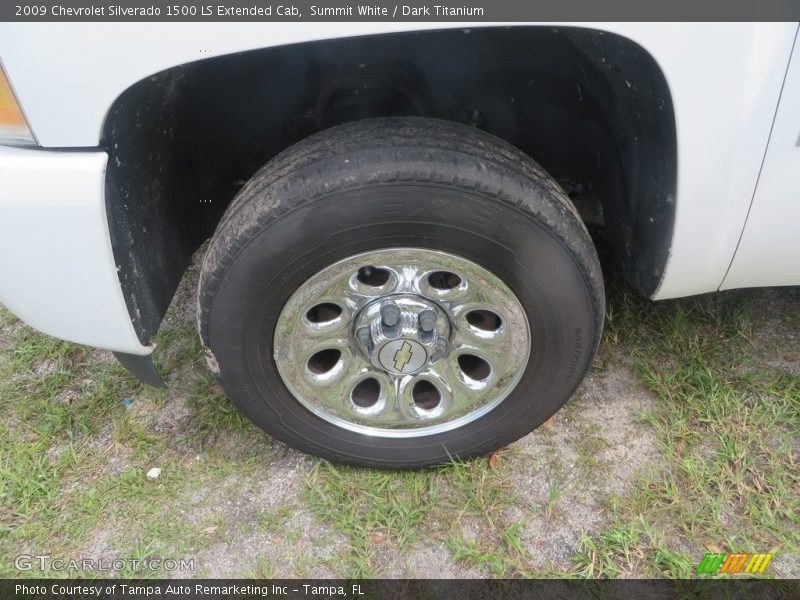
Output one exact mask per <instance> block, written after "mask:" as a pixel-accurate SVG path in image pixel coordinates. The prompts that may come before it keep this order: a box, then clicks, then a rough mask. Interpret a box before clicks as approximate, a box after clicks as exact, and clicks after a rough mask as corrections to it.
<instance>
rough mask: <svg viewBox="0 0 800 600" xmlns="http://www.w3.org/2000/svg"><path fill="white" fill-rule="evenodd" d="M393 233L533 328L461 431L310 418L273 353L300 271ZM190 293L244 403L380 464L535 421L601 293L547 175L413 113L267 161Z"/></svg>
mask: <svg viewBox="0 0 800 600" xmlns="http://www.w3.org/2000/svg"><path fill="white" fill-rule="evenodd" d="M398 246H406V247H424V248H431V249H437V250H442V251H447V252H450V253H453V254H457V255H460V256H463V257H465V258H467V259H469V260H472V261H474V262H475V263H477V264H479V265H481V266H483V267H485V268H486V269H488V270H489V271H491V272H493V273H494V274H496V275H497V276H498V277H500V278H501V279H502V280H503V281H504V282H505V283H506V284H507V285H508V286H509V287H510V288H511V289H512V290H513V291H514V293H515V294H516V295H517V297H518V299H519V301H520V302H521V304H522V305H523V307H524V309H525V311H526V314H527V317H528V321H529V325H530V330H531V339H532V340H533V343H532V347H531V352H530V358H529V362H528V365H527V367H526V368H525V370H524V373H523V375H522V379H521V380H520V382H519V384H518V385H517V386H516V387H515V388H514V391H513V392H512V393H511V394H510V395H509V396H508V397H507V398H505V400H503V401H502V402H501V403H500V404H499V405H498V406H496V407H495V408H494V409H492V410H491V411H489V412H488V413H486V414H485V415H484V416H482V417H480V418H479V419H477V420H475V421H473V422H471V423H469V424H467V425H465V426H463V427H460V428H458V429H454V430H451V431H447V432H444V433H437V434H434V435H429V436H424V437H416V438H404V439H395V438H383V437H373V436H365V435H362V434H360V433H355V432H351V431H348V430H345V429H342V428H339V427H337V426H335V425H333V424H331V423H329V422H327V421H326V420H324V419H321V418H319V417H317V416H316V415H314V414H313V413H311V412H310V411H309V410H307V409H306V408H305V407H303V406H302V405H301V404H300V402H298V401H297V400H296V399H295V398H294V397H293V396H292V394H291V393H290V392H289V391H288V389H287V388H286V387H285V385H284V384H283V382H282V379H281V377H280V375H279V373H278V372H277V369H276V364H275V361H274V360H273V358H272V357H273V348H272V344H273V335H274V331H275V325H276V321H277V318H278V315H279V313H280V311H281V309H282V307H283V306H284V304H285V303H286V301H287V299H288V298H289V297H290V296H291V295H292V293H293V292H294V291H295V290H296V289H297V287H298V286H299V285H300V284H301V283H302V282H304V281H305V280H307V279H308V278H309V277H311V276H312V275H314V274H315V273H317V272H319V271H320V270H321V269H323V268H325V267H327V266H328V265H330V264H332V263H333V262H335V261H338V260H340V259H342V258H345V257H347V256H352V255H354V254H357V253H359V252H364V251H367V250H374V249H377V248H391V247H398ZM198 294H199V298H198V302H199V328H200V334H201V338H202V340H203V343H204V345H205V346H206V347H207V348H208V349H209V350H210V352H211V353H212V354H213V357H214V359H215V361H216V365H217V367H218V376H219V378H220V380H221V383H222V385H223V387H224V389H225V391H226V393H227V394H228V396H229V397H230V398H231V400H232V401H233V402H234V403H235V404H236V405H237V406H238V407H239V409H240V410H241V411H242V412H243V413H244V414H245V415H247V416H248V417H249V418H250V419H252V420H253V421H254V422H255V423H256V424H257V425H258V426H259V427H261V428H262V429H264V430H265V431H267V432H268V433H270V434H271V435H273V436H275V437H276V438H278V439H280V440H282V441H284V442H285V443H287V444H289V445H290V446H293V447H295V448H297V449H299V450H302V451H304V452H308V453H310V454H314V455H317V456H320V457H323V458H326V459H329V460H332V461H336V462H343V463H350V464H356V465H365V466H371V467H381V468H413V467H421V466H426V465H434V464H438V463H442V462H447V461H449V460H450V459H451V457H456V458H466V457H471V456H476V455H481V454H485V453H487V452H490V451H492V450H494V449H497V448H499V447H502V446H505V445H507V444H509V443H511V442H513V441H514V440H516V439H518V438H520V437H522V436H524V435H525V434H527V433H529V432H530V431H532V430H533V429H535V428H536V427H537V426H539V425H540V424H541V423H543V422H544V421H545V420H546V419H547V418H549V417H550V416H551V415H553V414H554V413H555V412H556V411H557V410H558V409H559V408H560V407H561V406H562V405H563V404H564V402H566V401H567V399H569V397H570V396H571V395H572V393H573V392H574V390H575V388H576V387H577V386H578V384H579V383H580V381H581V379H582V378H583V375H584V374H585V372H586V370H587V369H588V367H589V365H590V363H591V361H592V359H593V357H594V354H595V352H596V350H597V346H598V344H599V340H600V334H601V331H602V325H603V317H604V306H605V302H604V292H603V283H602V275H601V271H600V266H599V263H598V259H597V255H596V252H595V249H594V246H593V244H592V242H591V239H590V238H589V235H588V233H587V231H586V229H585V227H584V225H583V223H582V222H581V220H580V217H579V216H578V214H577V213H576V211H575V209H574V207H573V206H572V204H571V203H570V201H569V200H568V199H567V197H566V196H565V195H564V193H563V192H562V191H561V189H560V188H559V186H558V185H557V184H556V183H555V182H554V181H553V179H552V178H551V177H550V176H549V175H547V173H545V172H544V171H543V170H542V168H541V167H539V166H538V165H537V164H536V163H535V162H534V161H533V160H531V159H530V158H529V157H528V156H526V155H524V154H523V153H521V152H520V151H518V150H517V149H516V148H514V147H512V146H510V145H509V144H507V143H505V142H503V141H501V140H499V139H497V138H495V137H493V136H491V135H488V134H486V133H483V132H481V131H478V130H475V129H472V128H469V127H466V126H462V125H458V124H453V123H448V122H444V121H437V120H432V119H420V118H389V119H375V120H366V121H360V122H355V123H350V124H346V125H343V126H340V127H335V128H333V129H329V130H326V131H324V132H321V133H319V134H317V135H314V136H312V137H310V138H308V139H306V140H304V141H302V142H300V143H298V144H296V145H295V146H293V147H291V148H289V149H288V150H286V151H285V152H283V153H282V154H280V155H279V156H277V157H276V158H274V159H273V160H271V161H270V162H269V163H268V164H267V165H266V166H265V167H263V168H262V169H261V170H260V171H259V172H258V173H256V174H255V175H254V176H253V178H252V179H251V180H250V181H249V182H248V183H247V185H246V186H245V187H244V188H243V189H242V190H241V192H240V193H239V195H238V196H237V197H236V198H235V199H234V201H233V202H232V204H231V206H230V207H229V208H228V210H227V212H226V214H225V215H224V217H223V220H222V222H221V223H220V225H219V227H218V229H217V231H216V233H215V235H214V237H213V239H212V241H211V244H210V246H209V248H208V252H207V254H206V256H205V260H204V262H203V267H202V273H201V280H200V287H199V292H198Z"/></svg>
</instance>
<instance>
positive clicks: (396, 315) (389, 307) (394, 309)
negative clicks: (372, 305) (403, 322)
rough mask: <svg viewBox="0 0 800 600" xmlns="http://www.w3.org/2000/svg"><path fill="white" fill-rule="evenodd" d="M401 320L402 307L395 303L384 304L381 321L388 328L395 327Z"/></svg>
mask: <svg viewBox="0 0 800 600" xmlns="http://www.w3.org/2000/svg"><path fill="white" fill-rule="evenodd" d="M399 320H400V307H399V306H397V304H395V303H394V302H384V303H383V304H382V305H381V321H383V324H384V325H385V326H386V327H394V326H395V325H397V322H398V321H399Z"/></svg>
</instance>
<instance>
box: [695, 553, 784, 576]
mask: <svg viewBox="0 0 800 600" xmlns="http://www.w3.org/2000/svg"><path fill="white" fill-rule="evenodd" d="M772 556H773V555H772V554H750V553H749V552H740V553H738V554H726V553H724V552H718V553H713V552H709V553H707V554H706V555H705V556H704V557H703V560H701V561H700V564H699V565H698V567H697V572H698V573H728V574H734V573H750V574H753V573H763V572H764V569H766V568H767V565H768V564H769V562H770V561H771V560H772Z"/></svg>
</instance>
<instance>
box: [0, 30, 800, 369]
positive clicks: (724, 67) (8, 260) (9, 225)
mask: <svg viewBox="0 0 800 600" xmlns="http://www.w3.org/2000/svg"><path fill="white" fill-rule="evenodd" d="M502 25H503V24H494V23H486V24H480V25H476V24H474V23H469V24H467V23H463V24H459V23H455V24H452V23H448V24H442V23H361V24H342V23H314V24H308V23H306V24H277V23H271V24H261V23H236V24H226V25H224V26H215V25H211V24H188V23H182V24H167V23H158V24H146V25H145V24H121V23H95V24H87V23H78V24H74V23H73V24H65V23H60V24H56V23H48V24H44V23H42V24H32V23H17V24H10V23H2V24H0V60H1V61H2V65H3V68H4V70H5V71H6V73H7V75H8V78H9V81H10V82H11V84H12V86H13V89H14V91H15V93H16V96H17V99H18V101H19V103H20V105H21V107H22V108H23V110H24V112H25V115H26V117H27V119H28V122H29V124H30V127H31V130H32V132H33V134H34V135H35V137H36V141H37V142H38V144H39V147H35V148H33V147H11V146H2V145H0V256H2V260H0V302H2V303H3V304H4V305H6V306H7V307H8V308H9V309H10V310H12V311H13V312H14V313H16V314H17V315H18V316H19V317H20V318H22V319H23V320H25V321H26V322H27V323H29V324H30V325H31V326H33V327H35V328H37V329H39V330H41V331H43V332H45V333H48V334H51V335H54V336H57V337H60V338H63V339H66V340H70V341H73V342H78V343H83V344H88V345H92V346H97V347H100V348H106V349H110V350H113V351H116V352H121V353H126V354H133V355H147V354H149V353H150V352H151V351H152V347H151V346H150V345H148V344H143V343H142V342H141V341H140V339H139V338H138V337H137V335H136V332H135V331H134V328H133V326H132V325H131V318H130V316H129V310H128V308H127V307H126V303H125V298H124V297H123V293H122V290H121V287H120V282H119V278H118V274H117V270H118V265H116V264H115V260H114V255H113V252H112V244H111V240H110V237H109V228H108V223H107V217H106V208H105V198H104V185H105V175H106V165H107V159H108V156H107V154H106V153H105V152H104V151H103V150H101V149H99V146H100V143H101V133H102V128H103V124H104V122H105V120H106V118H107V116H108V113H109V109H110V107H111V106H112V104H113V103H114V101H115V99H116V98H118V97H119V96H120V94H122V93H123V92H124V91H125V90H126V89H127V88H129V87H130V86H132V85H133V84H134V83H136V82H137V81H139V80H141V79H143V78H146V77H148V76H150V75H152V74H154V73H156V72H159V71H162V70H164V69H167V68H170V67H173V66H175V65H180V64H185V63H188V62H192V61H201V60H205V59H207V58H209V57H214V56H221V55H225V54H231V53H236V52H242V51H247V50H254V49H259V48H266V47H271V46H280V45H286V44H294V43H298V42H308V41H312V40H324V39H335V38H343V37H354V36H368V35H375V34H385V33H391V32H399V31H410V30H433V29H442V28H445V27H447V28H473V29H474V28H476V27H497V26H502ZM508 25H509V26H518V25H519V24H508ZM535 25H536V26H541V27H548V26H564V25H566V26H588V27H591V28H592V29H597V30H602V31H606V32H610V33H614V34H617V35H620V36H623V37H625V38H628V39H630V40H632V41H633V42H635V43H637V44H638V45H640V46H641V47H642V48H644V49H645V50H646V51H647V52H649V53H650V55H651V56H652V57H653V58H654V60H655V61H656V63H657V64H658V65H659V66H660V68H661V69H662V71H663V74H664V77H665V79H666V81H667V84H668V86H669V91H670V93H671V95H672V103H673V106H674V112H675V128H676V135H677V160H678V166H677V193H676V197H675V198H674V199H673V201H674V202H675V203H676V213H675V225H674V230H673V237H672V240H671V243H670V253H669V259H668V262H667V264H666V268H665V271H664V273H663V276H662V279H661V282H660V285H659V287H658V289H657V291H656V292H655V294H654V295H653V297H654V298H655V299H663V298H673V297H680V296H687V295H692V294H699V293H704V292H711V291H715V290H720V289H730V288H736V287H748V286H777V285H797V284H800V236H798V235H797V233H796V231H795V223H796V222H797V219H798V217H800V204H798V193H797V190H796V186H795V185H793V183H794V182H793V181H790V178H791V177H792V176H793V175H794V174H795V173H797V172H798V171H800V147H798V146H799V145H800V139H799V138H800V111H798V110H797V109H798V107H800V56H798V50H797V49H796V47H795V40H796V37H797V31H798V27H797V24H796V23H724V24H722V23H720V24H715V23H690V24H664V23H649V24H643V23H593V24H591V25H581V24H579V23H551V24H543V23H537V24H535ZM793 47H794V48H795V49H794V56H793V55H792V53H793Z"/></svg>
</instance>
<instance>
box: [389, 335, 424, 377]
mask: <svg viewBox="0 0 800 600" xmlns="http://www.w3.org/2000/svg"><path fill="white" fill-rule="evenodd" d="M378 362H379V363H380V364H381V366H382V367H383V368H384V369H386V370H387V371H389V372H390V373H395V374H397V375H410V374H411V373H416V372H417V371H419V370H420V369H421V368H422V367H423V366H424V365H425V363H426V362H428V352H427V351H426V350H425V346H423V345H422V344H420V343H419V342H417V341H416V340H407V339H399V340H392V341H391V342H388V343H387V344H385V345H384V346H383V348H381V350H380V352H379V353H378Z"/></svg>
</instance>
